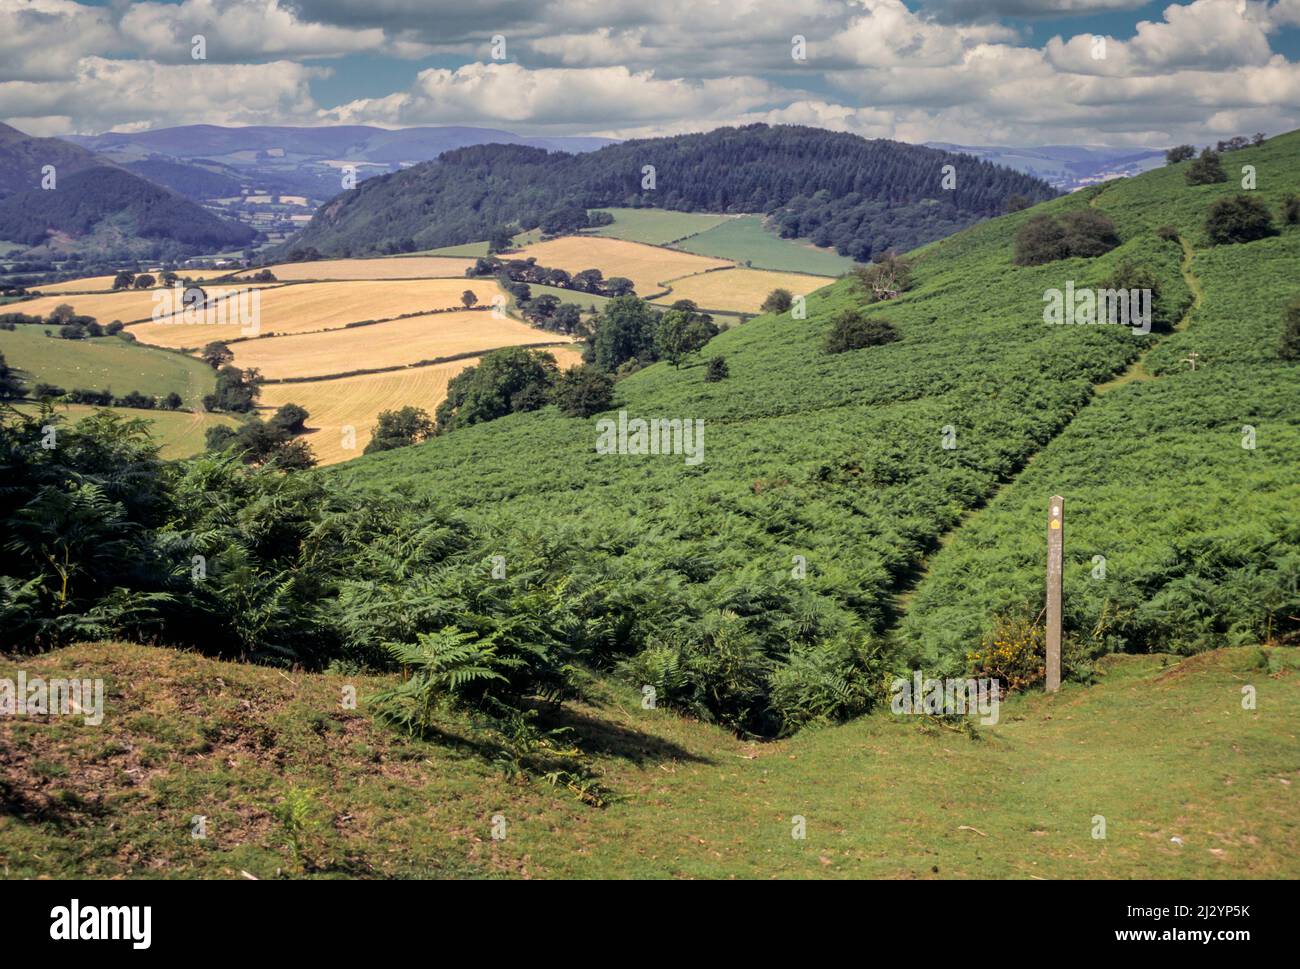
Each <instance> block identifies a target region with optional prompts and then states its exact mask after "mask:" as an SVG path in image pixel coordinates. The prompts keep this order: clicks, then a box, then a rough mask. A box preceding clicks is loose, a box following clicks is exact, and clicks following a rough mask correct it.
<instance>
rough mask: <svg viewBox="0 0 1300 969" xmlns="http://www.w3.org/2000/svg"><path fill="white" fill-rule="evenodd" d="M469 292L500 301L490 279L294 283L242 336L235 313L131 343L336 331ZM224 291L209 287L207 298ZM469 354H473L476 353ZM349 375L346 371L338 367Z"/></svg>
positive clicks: (265, 300) (155, 329)
mask: <svg viewBox="0 0 1300 969" xmlns="http://www.w3.org/2000/svg"><path fill="white" fill-rule="evenodd" d="M467 289H468V290H472V291H473V292H474V295H475V296H477V297H478V300H479V303H480V304H482V305H490V304H491V302H492V298H493V297H494V296H497V295H501V289H500V287H498V286H497V283H496V280H495V279H488V280H481V279H476V280H470V279H414V280H402V281H383V280H359V281H353V282H341V283H296V284H294V285H292V286H278V287H276V288H274V289H269V290H265V291H263V292H261V294H260V295H259V297H258V302H259V303H260V312H259V313H258V314H257V317H256V318H257V321H258V322H257V326H256V327H255V328H249V332H247V333H245V332H243V329H244V328H242V327H241V326H240V325H239V322H238V321H239V314H238V313H227V314H226V316H227V318H229V319H230V320H233V322H217V323H182V322H179V320H180V317H179V315H176V316H173V317H171V318H170V319H171V320H172V321H174V322H172V321H169V320H168V319H163V320H159V321H158V322H150V323H142V324H140V325H139V326H133V327H131V332H132V333H134V334H135V337H136V339H137V340H139V341H140V342H142V343H150V344H153V345H155V346H162V347H172V348H174V349H179V348H182V347H201V346H203V345H204V344H206V343H209V342H211V341H212V340H222V339H225V340H233V339H236V338H238V337H240V336H258V335H260V334H266V333H314V332H315V331H318V330H332V329H342V328H344V327H346V326H347V325H348V324H349V323H358V322H361V321H363V320H380V319H388V318H390V317H394V316H401V315H402V314H404V313H417V312H422V311H423V312H427V311H429V310H436V309H446V308H450V307H453V306H460V305H461V301H460V296H461V293H463V292H465V290H467ZM223 290H224V287H214V288H213V289H212V290H211V294H212V295H213V296H216V295H218V294H219V293H220V292H221V291H223ZM473 349H478V348H477V347H475V348H473ZM343 369H345V370H351V369H353V368H352V367H344V368H343Z"/></svg>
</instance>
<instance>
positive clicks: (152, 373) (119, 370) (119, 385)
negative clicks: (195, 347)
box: [0, 324, 216, 408]
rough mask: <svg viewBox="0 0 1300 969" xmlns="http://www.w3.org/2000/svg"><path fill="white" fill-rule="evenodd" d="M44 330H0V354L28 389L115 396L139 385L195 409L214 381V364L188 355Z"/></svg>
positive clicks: (26, 326) (112, 339)
mask: <svg viewBox="0 0 1300 969" xmlns="http://www.w3.org/2000/svg"><path fill="white" fill-rule="evenodd" d="M45 330H46V327H44V326H42V325H39V324H20V325H18V326H17V327H15V328H14V329H13V330H0V353H3V354H4V355H5V359H6V361H7V362H8V364H9V365H10V366H11V367H17V368H18V369H19V370H21V371H22V374H21V376H22V379H23V381H24V382H25V383H26V384H27V387H28V390H29V391H30V390H31V389H32V388H34V387H35V385H36V384H37V383H49V384H55V385H56V386H59V387H62V388H64V389H65V390H72V389H74V388H83V389H87V390H103V389H106V388H109V389H112V390H113V392H114V393H116V394H119V395H120V394H125V393H127V392H129V391H132V390H138V391H140V393H142V394H147V395H151V396H157V397H164V396H166V395H167V394H169V393H171V392H172V391H175V392H176V393H178V394H180V395H181V397H182V398H184V400H185V406H186V407H191V408H198V407H200V406H201V402H202V400H203V397H204V395H205V394H210V393H212V391H213V388H214V387H215V386H216V376H215V373H214V371H213V370H212V368H211V367H209V366H208V365H207V364H205V363H203V362H202V361H201V360H195V359H194V358H192V357H187V356H184V355H182V354H179V353H171V352H168V351H166V350H159V349H157V348H154V347H146V346H142V345H141V344H138V343H128V342H126V341H125V340H122V339H119V338H118V337H111V336H110V337H97V338H95V339H90V340H63V339H59V338H58V337H47V336H46V335H45Z"/></svg>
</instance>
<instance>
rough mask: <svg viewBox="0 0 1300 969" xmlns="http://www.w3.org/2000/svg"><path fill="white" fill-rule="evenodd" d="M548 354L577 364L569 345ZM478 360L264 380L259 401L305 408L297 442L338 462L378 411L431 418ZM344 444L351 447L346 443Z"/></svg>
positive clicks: (362, 440)
mask: <svg viewBox="0 0 1300 969" xmlns="http://www.w3.org/2000/svg"><path fill="white" fill-rule="evenodd" d="M547 352H548V353H551V354H553V355H554V356H555V359H556V361H557V362H558V363H559V365H560V369H561V370H564V369H567V368H568V367H572V366H576V365H577V364H579V363H581V362H582V355H581V354H580V353H579V352H578V351H577V350H575V349H573V348H571V347H548V348H547ZM478 362H479V358H477V357H468V358H466V359H464V360H453V361H451V362H449V363H437V364H433V365H432V366H428V367H411V368H409V369H406V370H395V371H393V372H391V373H372V374H363V375H361V376H358V377H340V378H339V379H337V380H312V381H308V382H306V383H300V384H266V385H264V386H263V387H262V395H261V404H262V406H263V407H265V408H271V409H273V408H276V407H279V406H280V405H281V404H287V403H291V402H292V403H295V404H298V405H300V406H302V407H305V408H307V413H308V414H310V415H311V416H310V417H308V418H307V428H308V433H307V434H306V436H304V437H303V438H302V440H305V441H306V442H307V443H308V444H309V445H310V446H311V449H312V451H313V452H314V453H315V455H316V460H317V461H319V462H320V463H321V464H337V463H339V462H340V461H347V460H348V459H350V458H355V457H356V456H357V455H359V454H361V452H362V451H364V450H365V447H366V445H367V444H368V443H370V438H371V436H372V433H373V431H374V426H375V421H376V420H377V419H378V418H379V413H380V411H385V410H397V409H398V408H401V407H406V406H408V405H409V406H411V407H420V408H423V409H424V410H425V411H427V412H428V414H429V416H430V417H432V416H433V412H434V411H435V410H436V409H437V407H438V405H439V404H441V403H442V400H443V398H444V397H446V396H447V384H448V382H449V381H450V380H451V378H452V377H454V376H456V374H458V373H460V372H461V371H462V370H464V369H465V368H466V367H472V366H474V365H475V364H477V363H478ZM267 413H268V414H269V413H270V411H269V410H268V411H267ZM348 427H351V428H352V429H353V430H354V431H355V436H356V440H355V442H352V441H350V440H349V439H348V438H347V437H345V428H348ZM349 443H355V446H354V447H346V446H345V445H347V444H349Z"/></svg>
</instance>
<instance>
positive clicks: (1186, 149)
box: [1165, 145, 1196, 165]
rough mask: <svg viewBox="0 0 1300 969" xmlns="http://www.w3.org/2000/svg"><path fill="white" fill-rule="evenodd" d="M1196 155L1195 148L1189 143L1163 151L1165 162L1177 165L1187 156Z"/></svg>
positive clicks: (1193, 156)
mask: <svg viewBox="0 0 1300 969" xmlns="http://www.w3.org/2000/svg"><path fill="white" fill-rule="evenodd" d="M1195 157H1196V149H1195V148H1193V147H1192V146H1191V145H1177V146H1175V147H1173V148H1170V149H1169V150H1168V151H1167V152H1165V163H1166V164H1169V165H1177V164H1178V163H1179V162H1185V161H1187V160H1188V159H1189V158H1195Z"/></svg>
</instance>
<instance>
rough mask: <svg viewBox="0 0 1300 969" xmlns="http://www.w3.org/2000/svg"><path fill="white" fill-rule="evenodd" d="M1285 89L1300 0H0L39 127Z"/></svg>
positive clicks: (1114, 106) (898, 111) (1116, 124)
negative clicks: (799, 45) (197, 40)
mask: <svg viewBox="0 0 1300 969" xmlns="http://www.w3.org/2000/svg"><path fill="white" fill-rule="evenodd" d="M494 35H501V36H503V37H504V38H505V47H506V49H505V52H504V56H501V57H494V56H493V51H492V48H491V44H492V38H493V36H494ZM795 35H799V36H802V37H804V38H805V39H806V43H805V49H804V56H803V57H802V58H800V57H797V56H795V53H794V47H793V45H792V38H793V37H794V36H795ZM196 36H200V37H202V39H203V40H202V51H201V54H202V56H196V53H198V52H197V51H196V50H195V48H194V45H193V43H192V40H193V38H194V37H196ZM497 53H501V52H500V51H498V52H497ZM1297 105H1300V0H1188V2H1181V3H1171V4H1166V3H1142V2H1135V0H727V2H714V0H654V2H653V3H650V2H647V0H600V2H594V0H476V2H471V3H466V2H464V0H457V2H451V0H367V2H357V0H294V2H292V3H290V2H288V0H283V2H282V0H167V2H137V3H125V2H102V0H99V2H89V0H88V2H77V0H0V117H3V118H5V119H6V120H8V121H9V123H11V124H14V125H16V126H17V127H20V128H23V129H24V130H27V131H32V132H34V133H39V134H63V133H70V132H80V133H89V132H98V131H103V130H108V129H110V128H111V129H117V130H139V129H147V128H153V127H164V126H170V125H176V124H187V123H195V122H203V123H210V124H270V123H276V124H305V125H316V124H337V123H357V124H363V123H364V124H375V125H381V126H405V125H426V124H428V125H437V124H461V125H464V124H471V125H473V124H477V125H483V126H487V127H496V128H506V129H509V130H514V131H518V132H521V133H527V134H557V135H558V134H598V135H606V136H611V137H634V136H644V135H654V134H668V133H674V132H678V131H696V130H706V129H708V128H713V127H717V126H719V125H723V124H736V123H747V122H752V121H766V122H769V123H781V122H789V123H805V124H817V125H822V126H824V127H830V128H836V129H841V130H849V131H855V132H857V133H859V134H863V135H866V136H868V137H896V138H902V139H904V140H908V141H927V140H938V141H954V142H961V143H968V144H970V143H982V144H990V143H1001V144H1021V145H1041V144H1110V145H1163V144H1170V143H1174V142H1178V141H1193V142H1197V143H1204V142H1206V141H1212V140H1215V139H1217V138H1220V137H1225V136H1228V135H1232V134H1240V133H1252V132H1254V131H1265V132H1267V133H1270V134H1272V133H1277V132H1279V131H1282V130H1290V129H1291V128H1295V127H1297V126H1298V124H1300V122H1298V120H1297V117H1296V115H1297V113H1298V112H1297Z"/></svg>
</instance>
